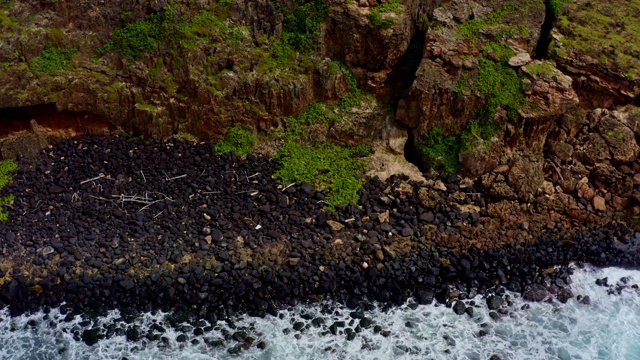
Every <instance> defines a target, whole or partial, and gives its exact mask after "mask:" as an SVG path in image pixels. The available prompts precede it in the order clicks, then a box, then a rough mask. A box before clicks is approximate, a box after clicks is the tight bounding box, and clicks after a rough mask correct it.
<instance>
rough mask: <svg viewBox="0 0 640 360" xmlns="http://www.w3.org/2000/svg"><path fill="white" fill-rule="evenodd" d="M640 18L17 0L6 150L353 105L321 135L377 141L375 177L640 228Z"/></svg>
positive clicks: (217, 130)
mask: <svg viewBox="0 0 640 360" xmlns="http://www.w3.org/2000/svg"><path fill="white" fill-rule="evenodd" d="M639 13H640V3H639V2H638V1H627V2H625V3H624V4H622V5H619V6H616V7H615V8H611V7H608V6H606V5H604V4H599V3H597V2H592V1H586V0H548V1H542V0H512V1H503V0H478V1H462V0H451V1H427V0H378V1H375V0H330V1H320V0H313V1H293V0H249V1H239V0H219V1H216V0H197V1H186V0H173V1H168V0H142V1H132V0H119V1H109V2H102V3H100V2H95V1H85V0H58V1H49V0H29V1H11V0H4V1H0V34H1V36H2V42H1V43H0V62H1V63H2V64H1V65H2V66H1V67H0V74H1V75H2V79H3V83H2V84H0V88H1V89H2V90H1V91H0V121H4V122H5V123H6V124H7V129H9V130H7V131H5V132H4V133H3V135H4V136H5V137H4V139H3V140H2V145H1V147H0V151H1V154H2V156H3V157H12V156H14V155H15V154H20V153H27V152H29V151H33V149H34V148H38V147H42V146H46V145H47V144H48V143H50V142H52V141H55V140H56V139H58V138H63V137H65V136H69V135H73V134H76V133H95V132H101V133H104V132H112V131H114V130H124V131H127V132H132V133H134V134H141V135H145V136H150V137H157V138H162V137H168V136H171V135H175V134H179V133H189V134H192V135H195V136H196V137H198V138H201V139H209V140H218V139H220V138H222V137H223V136H224V135H225V134H226V133H227V132H228V130H229V129H230V128H231V127H233V126H236V125H240V126H243V127H245V128H249V129H252V130H253V131H255V132H256V133H259V134H265V135H267V136H265V138H266V139H267V140H268V139H269V136H268V134H269V133H270V132H272V131H273V129H277V128H281V127H284V126H286V121H284V119H285V118H286V117H287V116H297V115H300V114H301V113H303V112H304V111H305V109H307V108H308V107H309V106H310V105H311V104H312V103H314V102H322V103H326V104H336V103H337V102H339V101H341V104H343V106H340V107H339V108H340V110H339V111H338V110H336V111H338V112H339V115H340V117H341V119H342V120H341V121H338V122H336V123H335V124H333V125H332V126H330V127H326V126H324V127H322V126H321V127H320V128H319V130H318V131H320V132H321V133H322V134H320V135H321V136H320V138H321V139H323V141H325V140H326V141H332V142H335V143H337V144H346V145H354V144H365V145H369V146H373V147H374V149H376V154H375V155H374V158H375V159H376V160H375V161H372V164H373V165H372V166H374V167H375V166H376V165H375V164H377V166H379V167H382V166H383V165H385V164H384V163H385V162H386V163H387V164H386V165H390V164H388V162H389V161H395V160H391V159H396V158H397V156H398V155H406V156H407V158H408V159H410V160H411V161H412V162H414V163H415V164H417V165H418V166H419V167H421V170H425V169H427V168H429V167H433V168H436V169H440V170H443V171H445V172H449V173H453V172H462V173H463V174H464V175H466V176H468V177H470V178H472V179H479V180H478V181H479V183H480V184H482V185H483V186H484V188H485V189H486V191H487V192H488V193H489V194H491V195H493V196H495V197H496V198H497V199H508V200H518V201H526V202H531V201H534V200H535V201H536V204H537V205H538V206H543V207H544V206H548V207H550V208H553V209H555V210H556V211H558V212H561V213H565V214H568V215H571V216H573V217H576V218H585V217H588V216H591V217H593V216H594V215H593V214H594V213H595V214H599V212H601V211H605V210H611V209H617V210H619V212H618V215H625V216H626V215H637V209H638V207H637V206H636V205H637V204H640V191H638V186H639V185H640V163H639V162H638V161H637V156H638V152H639V151H640V148H638V145H637V139H638V136H640V130H639V129H638V126H637V122H638V120H639V119H640V111H639V109H638V108H637V107H636V106H635V105H637V102H638V101H637V96H638V93H640V70H638V69H640V67H638V65H639V64H638V62H637V58H638V57H639V56H640V53H639V52H640V50H638V49H639V45H638V43H637V39H636V38H635V36H634V34H637V33H638V31H640V29H637V26H638V25H637V21H635V19H637V15H638V14H639ZM356 91H357V92H358V93H363V94H365V96H351V97H349V96H350V95H353V94H354V92H356ZM341 99H342V100H341ZM345 99H347V100H345ZM31 120H35V121H31ZM20 121H26V122H23V123H22V125H16V124H17V123H20ZM9 124H11V125H9ZM14 130H15V131H14ZM405 142H407V144H406V146H405ZM265 148H267V149H268V148H269V146H266V147H265ZM385 154H389V157H384V156H385ZM393 154H395V155H394V156H396V158H394V157H393ZM387 167H389V166H387ZM391 167H392V166H391ZM416 174H417V175H416V177H419V176H420V175H419V173H417V172H416ZM569 195H573V196H569Z"/></svg>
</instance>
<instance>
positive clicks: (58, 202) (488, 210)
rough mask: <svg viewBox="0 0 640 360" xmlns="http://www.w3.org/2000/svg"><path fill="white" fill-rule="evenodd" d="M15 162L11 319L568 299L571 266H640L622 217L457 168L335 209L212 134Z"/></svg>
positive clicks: (9, 253)
mask: <svg viewBox="0 0 640 360" xmlns="http://www.w3.org/2000/svg"><path fill="white" fill-rule="evenodd" d="M19 163H20V170H19V171H18V172H17V173H16V174H15V176H14V182H13V183H12V184H10V185H8V186H7V187H5V189H3V193H4V192H6V193H13V194H15V196H16V201H15V202H14V204H13V205H12V207H11V208H10V219H9V221H7V222H5V223H2V224H0V239H1V242H0V244H1V249H2V253H3V258H2V262H1V263H0V307H4V306H9V308H10V310H11V312H12V314H20V313H23V312H25V311H30V310H35V309H38V308H41V307H43V306H57V305H60V304H62V303H64V304H65V305H64V307H65V308H66V309H68V310H74V311H92V312H97V313H101V312H104V311H105V310H107V309H111V308H120V309H135V310H139V311H150V310H153V309H178V310H180V309H181V310H189V311H191V312H193V313H194V314H195V315H197V316H201V317H204V316H207V314H220V312H225V311H241V312H246V313H249V314H253V315H264V314H266V313H275V310H277V309H278V308H280V307H282V306H285V305H293V304H296V303H299V302H309V301H318V300H321V299H333V300H337V301H341V302H344V303H346V304H347V305H351V306H355V305H356V304H358V303H359V302H361V301H366V302H372V301H377V302H380V303H385V304H401V303H404V302H405V301H406V300H407V299H408V298H409V297H413V298H414V299H415V300H416V301H417V302H418V303H430V302H432V301H433V300H434V299H436V300H437V301H440V302H445V303H451V302H452V301H453V300H454V299H460V300H464V299H468V298H473V297H475V296H476V294H485V293H488V292H492V293H495V292H496V291H495V290H496V289H498V290H499V288H506V289H509V290H513V291H517V292H524V294H526V297H528V298H530V299H532V300H536V299H537V300H541V299H546V298H548V296H550V294H555V297H556V298H557V300H560V301H566V299H568V298H569V297H572V296H573V294H571V292H570V290H569V289H568V288H566V286H567V284H570V281H571V280H570V277H569V275H570V270H569V269H568V268H567V265H568V264H569V263H571V262H578V263H580V262H590V263H593V264H595V265H601V266H609V265H616V266H624V267H633V268H637V267H638V266H639V265H640V251H638V250H639V248H640V237H638V236H637V235H634V234H633V232H631V231H630V230H629V229H628V228H627V227H626V226H625V225H624V223H621V222H616V221H613V220H612V221H609V222H608V223H606V224H597V223H589V222H585V221H583V222H582V224H580V223H579V220H575V219H571V218H568V217H561V218H556V219H554V220H550V218H549V216H548V213H545V211H543V210H540V209H543V207H540V208H534V207H531V206H529V207H528V208H527V209H526V212H528V214H525V211H523V210H522V207H523V206H524V207H527V205H526V204H525V205H520V204H517V203H515V202H509V203H505V202H504V201H500V202H495V200H494V199H492V198H491V197H490V196H488V195H487V194H485V193H484V189H483V188H482V186H481V185H479V184H478V182H472V181H469V180H465V179H461V178H460V177H458V176H451V177H447V178H441V177H433V178H431V177H429V176H427V177H428V179H427V181H426V182H421V183H418V182H414V181H410V180H408V178H405V177H402V176H392V177H390V178H388V179H387V180H386V181H384V182H383V181H381V180H379V179H378V178H369V179H367V182H366V183H365V185H364V187H363V189H362V190H361V192H360V200H359V203H358V204H352V205H349V206H346V207H338V208H337V209H336V210H335V211H327V210H326V209H325V204H324V203H323V199H324V195H323V194H322V193H321V192H317V191H316V190H314V187H313V186H312V185H311V184H298V183H293V184H282V183H280V182H278V181H277V180H274V179H273V178H272V175H273V173H274V172H275V170H276V168H277V163H276V162H275V161H273V160H271V159H269V158H267V157H260V156H253V155H249V156H247V157H246V158H244V159H241V158H237V157H236V156H234V155H224V156H222V157H218V156H216V155H215V153H214V151H213V147H212V145H211V144H208V143H191V142H185V141H180V140H176V139H170V140H165V141H157V140H148V139H142V138H131V137H126V136H113V137H77V138H72V139H68V140H65V141H63V142H61V143H59V144H57V145H55V146H51V147H48V148H47V149H45V150H43V151H42V152H41V153H40V154H39V155H38V156H37V157H36V158H34V159H30V160H20V161H19ZM507 205H508V206H507ZM509 206H510V207H509ZM496 207H501V208H502V209H503V211H502V212H500V211H497V210H496V209H495V208H496ZM505 209H511V210H510V211H509V212H508V216H510V217H511V219H510V220H509V219H508V218H506V219H505V216H507V215H505V212H506V211H507V210H505ZM525 215H526V216H525ZM589 226H591V227H589ZM497 287H498V288H497ZM499 292H500V291H498V294H499ZM491 299H492V298H489V300H488V304H489V306H494V305H495V306H499V305H496V304H498V302H500V300H498V299H493V300H491ZM459 307H460V309H458V311H462V308H461V306H459Z"/></svg>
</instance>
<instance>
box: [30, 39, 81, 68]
mask: <svg viewBox="0 0 640 360" xmlns="http://www.w3.org/2000/svg"><path fill="white" fill-rule="evenodd" d="M77 52H78V50H77V49H73V48H72V49H65V48H61V47H56V46H54V45H52V44H51V43H47V45H46V47H45V49H44V51H43V52H42V54H40V56H37V57H35V58H33V59H31V63H30V65H29V67H30V68H31V71H33V72H40V73H45V74H53V73H54V72H56V71H58V70H66V69H68V68H69V66H71V57H72V56H73V55H75V54H76V53H77Z"/></svg>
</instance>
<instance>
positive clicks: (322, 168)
mask: <svg viewBox="0 0 640 360" xmlns="http://www.w3.org/2000/svg"><path fill="white" fill-rule="evenodd" d="M361 151H362V149H359V148H346V147H340V146H337V145H334V144H323V145H318V146H310V145H307V144H303V143H299V142H296V141H294V140H286V141H285V144H284V146H283V147H282V148H281V149H280V150H279V151H278V154H277V156H276V159H277V160H279V161H280V169H279V170H278V171H277V172H276V173H275V174H274V176H275V177H276V178H278V179H280V180H282V181H283V182H284V183H291V182H294V181H297V182H301V183H304V182H306V183H310V184H313V185H314V186H315V187H316V188H318V189H323V190H324V191H325V192H326V194H327V197H326V199H325V200H326V202H327V205H328V208H329V209H330V210H331V209H334V208H335V206H336V205H347V204H349V203H354V204H355V203H357V202H358V198H359V197H358V190H360V188H362V184H363V183H364V178H363V177H362V174H363V172H364V171H365V163H364V161H363V160H362V159H360V158H358V157H356V156H355V155H356V154H357V153H359V152H361Z"/></svg>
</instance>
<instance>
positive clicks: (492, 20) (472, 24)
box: [458, 2, 518, 40]
mask: <svg viewBox="0 0 640 360" xmlns="http://www.w3.org/2000/svg"><path fill="white" fill-rule="evenodd" d="M516 11H518V9H517V6H516V5H515V4H514V3H513V2H507V3H505V4H504V5H502V7H501V8H500V9H498V10H496V11H492V12H490V13H489V14H488V15H487V16H486V17H485V18H484V19H471V20H469V21H465V22H464V23H462V24H460V27H459V28H458V36H459V37H462V38H467V39H471V40H475V39H476V38H477V36H478V34H479V33H480V31H482V30H483V29H484V28H486V27H489V26H493V25H498V24H502V23H503V20H504V17H505V16H507V15H510V14H513V13H515V12H516Z"/></svg>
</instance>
